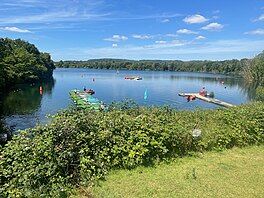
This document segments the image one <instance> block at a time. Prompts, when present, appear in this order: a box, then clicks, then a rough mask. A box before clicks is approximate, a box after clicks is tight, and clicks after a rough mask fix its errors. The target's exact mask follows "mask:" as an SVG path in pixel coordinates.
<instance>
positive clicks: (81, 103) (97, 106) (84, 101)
mask: <svg viewBox="0 0 264 198" xmlns="http://www.w3.org/2000/svg"><path fill="white" fill-rule="evenodd" d="M69 94H70V97H71V99H72V100H73V102H74V103H75V105H76V106H77V107H78V108H81V109H93V110H96V111H99V110H103V109H104V108H105V107H104V105H103V102H102V101H99V100H98V99H97V98H94V97H93V96H91V94H89V93H87V92H84V91H79V90H72V91H70V93H69Z"/></svg>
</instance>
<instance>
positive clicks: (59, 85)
mask: <svg viewBox="0 0 264 198" xmlns="http://www.w3.org/2000/svg"><path fill="white" fill-rule="evenodd" d="M125 76H141V77H142V78H143V79H142V80H139V81H135V80H125V79H124V78H125ZM53 78H54V80H53V81H52V82H49V83H46V84H43V85H42V87H43V93H42V94H40V91H39V85H37V84H36V85H30V86H25V85H24V86H18V87H17V88H16V89H15V90H14V91H12V92H10V93H8V94H6V96H4V98H3V101H2V103H3V104H2V106H3V107H2V109H3V110H2V111H3V115H4V119H5V121H6V123H7V125H8V126H10V127H12V128H13V129H14V130H18V129H25V128H29V127H34V126H35V125H36V124H37V123H45V122H47V118H46V115H47V114H55V113H56V112H58V111H59V110H61V109H65V108H67V107H68V106H69V105H72V101H71V100H70V98H69V91H70V90H72V89H81V90H82V89H83V87H84V86H86V88H87V89H89V88H91V89H93V90H95V95H94V96H95V97H96V98H98V99H99V100H101V101H103V102H105V103H106V104H109V103H111V102H114V101H122V100H124V99H132V100H134V101H135V102H137V103H138V104H140V105H158V106H162V105H170V106H171V107H173V108H176V109H179V110H183V109H186V110H193V109H196V108H206V109H208V108H209V109H211V108H220V107H219V106H216V105H214V104H210V103H206V102H203V101H199V100H195V101H192V102H187V101H186V99H185V98H182V97H179V96H178V93H179V92H199V90H201V89H202V87H205V88H206V90H207V91H208V92H214V94H215V97H216V98H217V99H220V100H223V101H226V102H229V103H232V104H235V105H238V104H243V103H246V102H248V101H249V100H250V99H251V93H250V92H249V91H248V90H247V89H246V88H244V83H243V81H242V80H241V79H239V78H234V77H230V76H223V75H216V74H207V73H188V72H164V71H127V70H121V71H119V73H117V72H116V71H115V70H95V69H75V68H68V69H66V68H65V69H64V68H61V69H56V70H54V74H53ZM93 78H94V81H93ZM222 82H224V84H222ZM146 90H147V99H146V100H144V93H145V91H146Z"/></svg>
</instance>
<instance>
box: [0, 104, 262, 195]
mask: <svg viewBox="0 0 264 198" xmlns="http://www.w3.org/2000/svg"><path fill="white" fill-rule="evenodd" d="M263 112H264V103H252V104H248V105H244V106H238V107H234V108H230V109H218V110H196V111H176V110H174V109H170V108H147V107H137V106H133V105H132V106H131V104H122V105H118V106H115V107H114V108H112V109H110V110H109V111H107V112H92V111H89V110H75V109H72V110H67V111H64V112H62V113H60V114H58V115H57V116H55V117H54V119H53V121H52V122H51V123H50V124H49V125H46V126H38V127H36V128H33V129H29V130H26V131H21V132H20V134H19V135H18V136H14V137H13V139H12V140H11V141H10V142H9V143H8V144H7V145H5V146H4V147H3V148H2V149H1V152H0V159H1V160H0V196H2V197H12V196H13V197H14V196H18V197H19V196H22V195H23V196H26V197H62V196H67V195H68V193H69V192H70V191H71V190H72V189H74V188H76V186H79V185H82V186H85V185H90V184H91V183H92V182H93V181H95V180H97V179H99V178H103V177H104V176H105V175H107V173H108V172H109V171H110V170H113V169H120V168H121V169H123V168H126V169H132V168H135V167H137V166H140V165H145V166H151V165H152V164H154V163H156V162H157V161H158V162H159V161H164V160H168V159H169V160H170V159H174V158H178V157H182V156H188V155H190V154H193V153H199V152H204V151H210V150H223V149H226V148H232V147H235V146H237V147H244V146H248V145H258V144H263V143H264V133H263V131H264V114H263ZM194 129H196V130H197V129H198V130H200V131H201V135H200V136H199V137H195V136H194V134H193V131H194Z"/></svg>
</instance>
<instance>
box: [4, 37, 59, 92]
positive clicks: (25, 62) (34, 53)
mask: <svg viewBox="0 0 264 198" xmlns="http://www.w3.org/2000/svg"><path fill="white" fill-rule="evenodd" d="M54 68H55V66H54V63H53V61H52V60H51V58H50V55H49V54H48V53H42V52H39V50H38V49H37V48H36V47H35V46H34V45H33V44H30V43H28V42H25V41H23V40H20V39H16V40H12V39H8V38H5V39H4V38H0V90H1V89H3V88H5V87H10V86H12V85H15V84H18V83H28V82H39V81H42V80H46V79H49V78H51V77H52V73H53V70H54Z"/></svg>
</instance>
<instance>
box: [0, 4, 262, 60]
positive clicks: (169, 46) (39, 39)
mask: <svg viewBox="0 0 264 198" xmlns="http://www.w3.org/2000/svg"><path fill="white" fill-rule="evenodd" d="M0 37H9V38H21V39H24V40H26V41H29V42H31V43H33V44H35V45H36V46H37V47H38V48H39V49H40V50H41V51H46V52H49V53H50V54H51V56H52V58H53V59H54V60H61V59H62V60H73V59H74V60H86V59H91V58H127V59H181V60H198V59H199V60H200V59H207V60H223V59H233V58H237V59H241V58H251V57H253V56H254V55H255V54H257V53H259V52H260V51H262V50H264V0H221V1H220V0H112V1H110V0H0Z"/></svg>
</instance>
